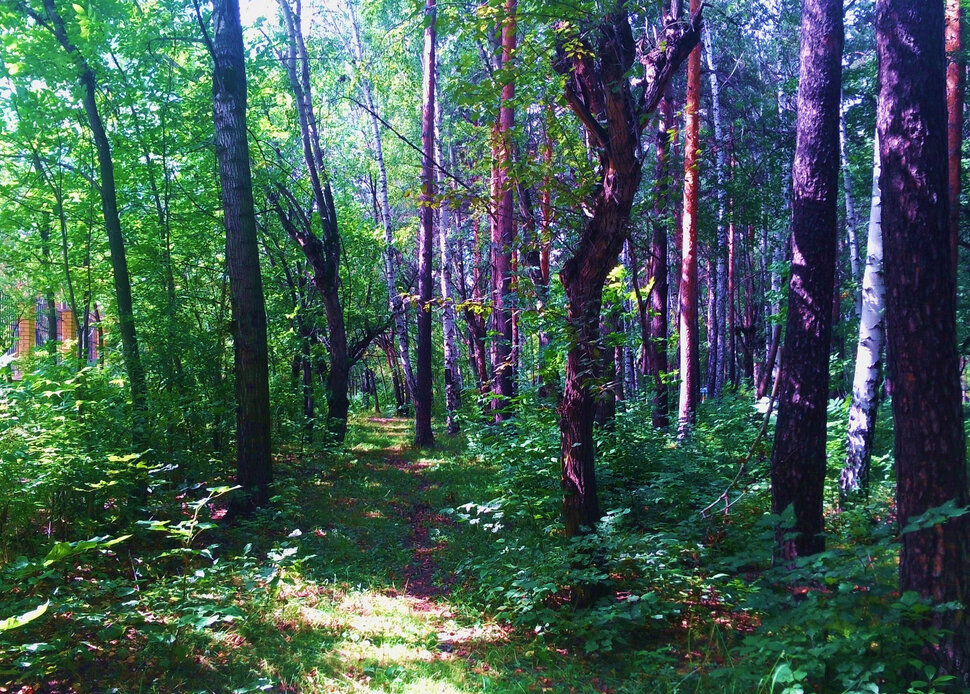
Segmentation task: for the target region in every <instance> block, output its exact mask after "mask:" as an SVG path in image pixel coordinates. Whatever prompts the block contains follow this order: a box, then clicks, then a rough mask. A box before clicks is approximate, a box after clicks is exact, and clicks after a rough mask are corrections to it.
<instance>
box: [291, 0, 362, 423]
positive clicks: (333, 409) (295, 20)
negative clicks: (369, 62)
mask: <svg viewBox="0 0 970 694" xmlns="http://www.w3.org/2000/svg"><path fill="white" fill-rule="evenodd" d="M278 2H279V5H280V9H281V10H282V12H283V17H284V20H285V24H286V30H287V36H288V38H289V43H288V46H287V52H286V53H285V54H281V56H280V60H281V62H282V63H283V64H284V65H285V66H286V70H287V74H288V76H289V80H290V88H291V89H292V90H293V96H294V99H295V101H296V110H297V116H298V118H299V124H300V139H301V142H302V145H303V158H304V161H305V163H306V166H307V171H308V172H309V174H310V183H311V186H312V188H313V200H314V204H315V205H316V208H317V212H318V213H319V216H320V225H321V230H322V232H323V233H322V237H321V238H317V236H316V234H314V233H313V230H312V224H311V223H310V221H309V220H307V219H302V220H301V221H302V223H301V224H293V225H292V226H288V227H287V231H288V233H289V234H290V236H291V237H293V239H294V240H295V241H296V242H297V243H298V244H299V245H300V247H301V248H302V249H303V253H304V255H306V258H307V260H308V261H309V262H310V265H311V267H312V268H313V284H314V286H315V287H316V288H317V290H318V291H319V292H320V294H321V296H322V297H323V306H324V313H325V314H326V317H327V328H328V331H329V337H330V349H329V352H330V371H329V372H328V376H327V410H328V413H327V416H328V427H329V429H330V431H331V433H332V434H333V435H334V436H335V437H336V439H337V440H338V441H343V439H344V436H346V434H347V414H348V412H349V410H350V399H349V397H348V396H347V389H348V387H349V383H350V367H351V366H352V359H351V354H350V350H349V348H348V345H347V328H346V324H345V322H344V312H343V306H342V304H341V301H340V246H341V243H340V230H339V229H338V227H337V210H336V207H335V205H334V201H333V192H332V190H331V188H330V182H329V179H328V177H327V170H326V167H325V165H324V161H323V150H322V148H321V147H320V135H319V131H318V129H317V120H316V115H315V114H314V111H313V95H312V90H311V85H310V63H309V58H308V57H307V52H306V43H305V41H304V39H303V30H302V28H301V26H302V25H301V17H300V12H299V10H300V4H299V3H297V5H296V11H295V12H294V10H293V9H292V8H291V7H290V4H289V0H278ZM280 192H282V191H280ZM291 204H292V201H291ZM297 207H299V206H298V205H293V208H297ZM294 211H295V210H294ZM278 213H279V212H278Z"/></svg>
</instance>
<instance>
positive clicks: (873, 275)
mask: <svg viewBox="0 0 970 694" xmlns="http://www.w3.org/2000/svg"><path fill="white" fill-rule="evenodd" d="M872 159H873V164H872V206H871V208H870V211H869V241H868V243H867V247H866V270H865V274H864V275H863V277H862V315H861V317H860V319H859V346H858V349H857V350H856V358H855V377H854V378H853V381H852V405H851V406H850V407H849V428H848V432H847V434H846V442H845V449H846V456H845V465H844V466H843V468H842V474H841V476H840V477H839V499H840V501H841V502H842V503H843V504H844V503H845V502H846V501H847V500H848V499H849V498H851V497H852V496H854V495H858V494H864V495H868V493H869V461H870V458H871V457H872V437H873V434H874V433H875V430H876V410H877V409H878V407H879V386H880V385H881V383H882V350H883V345H884V344H885V341H886V324H885V322H884V321H883V312H884V310H885V305H886V285H885V283H884V281H883V276H882V219H881V213H882V209H881V201H880V197H879V134H878V133H876V138H875V144H874V152H873V157H872Z"/></svg>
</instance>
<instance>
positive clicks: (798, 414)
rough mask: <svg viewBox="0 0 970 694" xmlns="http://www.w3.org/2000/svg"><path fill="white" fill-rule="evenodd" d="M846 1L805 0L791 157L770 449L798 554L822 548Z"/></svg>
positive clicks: (778, 500)
mask: <svg viewBox="0 0 970 694" xmlns="http://www.w3.org/2000/svg"><path fill="white" fill-rule="evenodd" d="M843 40H844V35H843V22H842V2H841V0H803V2H802V20H801V68H800V70H799V78H798V116H797V121H796V142H795V161H794V164H793V165H792V176H793V179H794V183H793V186H792V229H791V244H792V267H791V280H790V282H789V294H788V319H787V323H786V333H785V334H786V336H785V346H784V348H783V350H782V355H781V373H780V375H779V378H780V379H781V381H780V384H779V398H778V424H777V426H776V429H775V443H774V448H773V450H772V455H771V508H772V511H773V512H774V513H778V514H780V513H782V512H783V511H785V509H787V508H788V507H789V506H794V511H795V537H794V539H793V540H786V539H782V537H781V535H779V542H780V545H781V546H780V551H781V556H782V558H784V559H785V560H789V561H790V560H792V559H794V557H796V556H804V555H808V554H814V553H816V552H820V551H822V549H823V548H824V547H825V540H824V538H823V536H822V527H823V521H822V491H823V483H824V481H825V424H826V420H825V414H826V405H827V403H828V384H829V346H830V344H831V333H832V294H833V290H834V282H835V261H836V244H837V238H838V226H837V225H838V219H837V205H838V184H839V180H838V179H839V99H840V93H841V90H840V85H841V79H842V43H843Z"/></svg>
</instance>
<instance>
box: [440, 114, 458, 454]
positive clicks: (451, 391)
mask: <svg viewBox="0 0 970 694" xmlns="http://www.w3.org/2000/svg"><path fill="white" fill-rule="evenodd" d="M441 101H442V100H441V99H438V102H437V103H438V108H437V110H436V112H435V116H436V118H435V120H436V123H435V126H436V128H435V129H436V130H438V134H437V137H435V141H436V142H437V143H438V148H437V149H438V151H437V155H438V162H439V163H441V164H444V162H445V161H447V160H446V157H445V146H444V144H443V141H444V138H443V137H441V124H442V122H443V118H442V110H443V109H442V104H441ZM442 192H444V193H445V199H444V200H442V201H441V205H440V207H439V208H438V246H439V249H440V251H441V327H442V333H443V337H444V357H445V408H446V411H447V415H446V421H447V427H448V433H449V434H451V435H454V434H457V433H458V420H457V419H456V418H455V414H456V413H457V412H458V410H459V409H460V408H461V369H460V368H459V366H458V356H459V351H458V330H457V328H456V327H455V319H456V311H455V302H454V300H453V299H452V296H451V269H452V266H453V264H454V257H453V252H452V246H451V243H449V239H448V237H449V232H450V229H451V220H452V215H451V202H450V201H449V200H448V199H447V189H445V188H444V187H442Z"/></svg>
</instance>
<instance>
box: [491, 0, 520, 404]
mask: <svg viewBox="0 0 970 694" xmlns="http://www.w3.org/2000/svg"><path fill="white" fill-rule="evenodd" d="M517 9H518V2H517V0H506V3H505V13H504V17H503V18H502V31H501V54H500V59H499V67H500V69H503V70H504V69H506V68H507V67H508V66H509V64H510V63H511V61H512V57H513V54H514V53H515V42H516V37H515V31H516V29H515V23H516V18H515V13H516V11H517ZM514 98H515V82H514V81H512V80H511V79H510V80H509V81H508V82H506V83H505V84H503V85H502V94H501V97H500V103H499V115H498V120H496V122H495V127H494V128H493V131H492V180H491V187H492V190H491V193H492V210H493V213H492V217H491V234H490V238H491V243H490V252H491V255H490V257H491V264H492V297H491V298H492V323H491V331H492V335H493V337H492V345H491V361H492V388H491V393H492V400H491V409H492V411H493V413H494V415H495V420H496V421H501V420H504V419H506V418H508V416H509V413H508V409H507V408H508V406H509V398H511V397H512V395H513V389H514V380H515V369H514V367H513V359H512V357H513V354H512V306H511V303H512V247H513V245H514V243H515V217H514V214H515V210H514V206H513V202H514V201H513V197H512V196H513V182H512V180H511V177H510V169H511V165H512V128H513V127H514V125H515V109H514V108H513V106H512V100H513V99H514Z"/></svg>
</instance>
